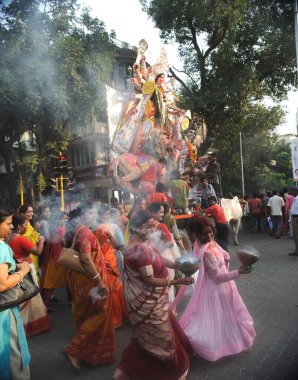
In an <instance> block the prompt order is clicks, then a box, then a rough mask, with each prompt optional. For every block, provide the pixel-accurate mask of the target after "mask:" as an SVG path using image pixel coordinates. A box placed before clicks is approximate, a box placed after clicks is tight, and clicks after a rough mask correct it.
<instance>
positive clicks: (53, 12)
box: [0, 0, 114, 187]
mask: <svg viewBox="0 0 298 380" xmlns="http://www.w3.org/2000/svg"><path fill="white" fill-rule="evenodd" d="M77 3H78V2H77V1H76V0H63V1H62V0H47V1H46V0H28V1H25V2H22V1H13V2H11V3H10V4H9V5H7V6H4V5H0V11H1V16H2V18H1V22H0V38H1V55H0V148H1V149H0V155H1V154H6V153H5V152H7V149H11V152H12V153H13V154H14V150H13V149H12V147H13V144H14V143H15V142H17V141H19V140H20V137H21V136H22V134H23V133H24V132H25V131H28V130H29V131H32V132H34V135H35V138H36V143H37V156H36V157H35V156H34V155H29V156H28V162H27V161H26V160H25V161H24V160H23V161H22V163H23V169H24V170H27V169H28V168H29V167H30V171H32V172H33V173H38V172H39V171H40V170H41V171H42V172H43V173H44V172H45V171H46V170H47V166H48V165H49V164H50V160H49V157H50V156H51V154H55V152H56V153H57V151H59V150H63V151H65V150H67V145H68V143H69V141H70V138H71V134H72V131H73V130H74V128H77V127H78V126H79V127H83V126H85V125H87V124H90V123H91V122H92V121H93V120H94V118H96V119H100V118H101V117H102V115H101V113H102V111H103V110H102V107H100V106H99V100H98V94H99V93H100V88H101V86H102V85H103V84H104V83H107V82H108V81H109V80H110V76H111V71H112V70H113V58H114V46H113V44H112V38H111V36H110V35H109V34H108V32H107V31H106V30H105V26H104V24H103V22H102V21H100V20H98V19H97V18H93V17H92V16H91V15H90V14H89V12H88V10H86V9H84V10H82V11H80V10H79V7H78V4H77ZM4 144H6V146H5V149H4V148H3V147H4ZM2 148H3V149H2ZM6 158H7V157H6ZM6 158H5V157H4V159H6ZM10 159H13V157H12V156H10ZM22 159H25V157H23V158H22ZM20 162H21V161H20ZM6 166H7V167H8V165H6ZM39 187H40V186H39Z"/></svg>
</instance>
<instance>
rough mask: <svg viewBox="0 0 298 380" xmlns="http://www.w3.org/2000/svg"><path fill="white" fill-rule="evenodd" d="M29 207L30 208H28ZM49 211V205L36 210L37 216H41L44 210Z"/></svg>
mask: <svg viewBox="0 0 298 380" xmlns="http://www.w3.org/2000/svg"><path fill="white" fill-rule="evenodd" d="M29 207H30V206H29ZM47 208H48V209H49V210H51V208H50V206H49V205H43V206H39V207H38V209H37V213H38V215H39V216H41V214H42V213H43V212H44V210H46V209H47ZM25 212H26V211H25Z"/></svg>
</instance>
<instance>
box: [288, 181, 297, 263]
mask: <svg viewBox="0 0 298 380" xmlns="http://www.w3.org/2000/svg"><path fill="white" fill-rule="evenodd" d="M291 194H292V195H294V197H295V198H294V202H293V204H292V207H291V209H290V214H291V224H292V227H293V239H294V243H295V251H294V252H291V253H289V256H298V187H297V186H295V187H293V188H292V189H291Z"/></svg>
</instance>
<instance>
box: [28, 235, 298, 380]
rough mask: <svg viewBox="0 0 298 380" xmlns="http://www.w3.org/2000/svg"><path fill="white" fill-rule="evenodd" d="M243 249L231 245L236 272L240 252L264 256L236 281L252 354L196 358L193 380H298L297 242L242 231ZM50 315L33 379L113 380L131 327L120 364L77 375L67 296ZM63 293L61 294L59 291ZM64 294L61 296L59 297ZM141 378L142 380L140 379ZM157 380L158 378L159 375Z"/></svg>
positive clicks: (33, 346)
mask: <svg viewBox="0 0 298 380" xmlns="http://www.w3.org/2000/svg"><path fill="white" fill-rule="evenodd" d="M239 243H240V246H239V247H234V246H231V249H230V254H231V268H232V269H235V268H237V267H238V266H239V262H238V260H237V258H236V257H235V256H236V255H235V252H236V250H237V248H241V247H242V248H244V247H248V246H251V247H254V248H255V249H257V250H258V251H259V253H260V255H261V258H260V261H259V262H258V263H256V264H255V265H254V270H253V272H252V273H251V274H248V275H245V276H242V277H241V278H240V279H238V280H237V286H238V289H239V292H240V294H241V295H242V297H243V300H244V302H245V303H246V305H247V308H248V310H249V312H250V313H251V315H252V316H253V319H254V322H255V330H256V333H257V338H256V341H255V344H254V346H253V349H252V351H251V352H250V353H242V354H239V355H237V356H233V357H228V358H224V359H221V360H219V361H217V362H214V363H212V362H207V361H205V360H202V359H200V358H198V357H195V358H192V359H191V368H190V371H189V375H188V378H187V379H188V380H207V379H208V380H232V379H233V380H266V379H268V380H282V379H284V380H292V379H296V378H298V376H297V374H298V372H297V369H298V307H297V306H296V304H298V257H291V256H288V255H287V254H288V253H289V252H291V251H292V250H293V247H294V242H293V240H292V239H289V238H288V237H282V238H281V239H280V240H277V239H274V238H272V237H269V236H267V235H265V234H249V233H240V236H239ZM60 293H61V295H62V296H63V297H64V301H61V302H60V303H58V304H56V305H55V306H57V308H58V310H57V311H56V312H55V313H53V314H51V324H52V330H51V331H50V332H49V333H48V334H43V335H40V336H37V337H34V338H30V339H29V345H30V351H31V355H32V362H31V379H32V380H39V379H43V380H52V379H53V380H54V379H55V380H60V379H64V380H66V379H73V378H74V379H76V378H77V379H84V380H87V379H88V380H99V379H100V380H110V379H112V374H113V372H114V369H115V367H116V366H117V363H118V362H119V360H120V358H121V352H122V350H123V348H124V347H125V346H126V345H127V344H128V342H129V341H130V337H131V328H130V326H125V327H122V328H120V329H118V330H117V360H116V363H115V364H114V365H110V366H103V367H97V368H92V367H90V366H87V365H82V370H81V372H80V373H74V372H73V370H72V369H71V368H70V365H69V364H68V362H67V361H66V359H65V358H64V357H63V356H62V350H63V349H64V348H65V347H66V346H67V344H68V342H69V341H70V339H71V337H72V335H73V331H74V327H73V322H72V318H71V311H70V308H69V307H68V306H67V303H66V295H65V294H64V292H63V291H60ZM58 294H59V293H58ZM59 295H60V294H59ZM140 380H141V379H140ZM155 380H158V377H156V379H155Z"/></svg>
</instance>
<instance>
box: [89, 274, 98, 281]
mask: <svg viewBox="0 0 298 380" xmlns="http://www.w3.org/2000/svg"><path fill="white" fill-rule="evenodd" d="M98 277H99V273H97V274H96V275H95V276H94V277H91V279H92V280H96V279H97V278H98Z"/></svg>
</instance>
